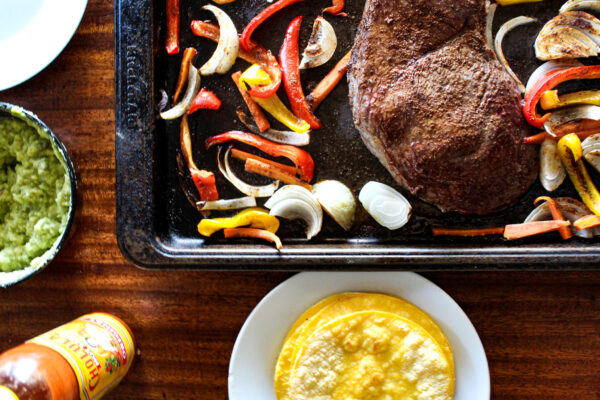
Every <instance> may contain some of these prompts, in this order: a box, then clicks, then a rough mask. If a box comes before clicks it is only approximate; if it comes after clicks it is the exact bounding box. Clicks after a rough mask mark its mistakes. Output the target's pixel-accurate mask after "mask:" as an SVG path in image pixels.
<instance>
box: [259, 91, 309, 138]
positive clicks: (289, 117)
mask: <svg viewBox="0 0 600 400" xmlns="http://www.w3.org/2000/svg"><path fill="white" fill-rule="evenodd" d="M251 97H252V100H254V101H255V102H257V103H258V105H259V106H261V107H262V108H263V110H265V111H266V112H268V113H269V114H271V115H272V116H273V118H275V119H276V120H277V121H279V122H281V123H282V124H284V125H285V126H287V127H288V128H290V129H291V130H293V131H294V132H298V133H304V132H308V131H309V130H310V124H309V123H308V122H306V121H305V120H303V119H300V118H298V117H296V116H295V115H294V114H293V113H292V112H291V111H290V110H289V109H288V108H287V107H286V106H285V104H283V102H282V101H281V100H280V99H279V97H278V96H277V95H276V94H274V95H273V96H271V97H267V98H266V99H261V98H260V97H254V96H251Z"/></svg>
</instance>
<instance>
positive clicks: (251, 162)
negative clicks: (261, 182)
mask: <svg viewBox="0 0 600 400" xmlns="http://www.w3.org/2000/svg"><path fill="white" fill-rule="evenodd" d="M244 168H245V170H246V172H250V173H253V174H258V175H262V176H266V177H267V178H271V179H275V180H278V181H281V182H283V183H287V184H288V185H298V186H302V187H304V188H306V189H308V190H309V191H312V186H311V185H309V184H308V183H306V182H304V181H303V180H300V179H298V178H296V177H295V176H294V175H292V174H290V173H288V172H286V171H284V170H282V169H279V168H277V167H276V166H274V165H273V164H271V163H265V162H262V161H260V160H257V159H255V158H248V159H247V160H246V164H245V166H244Z"/></svg>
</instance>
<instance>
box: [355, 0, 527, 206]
mask: <svg viewBox="0 0 600 400" xmlns="http://www.w3.org/2000/svg"><path fill="white" fill-rule="evenodd" d="M485 8H486V5H485V1H484V0H429V1H424V0H367V3H366V5H365V11H364V14H363V19H362V21H361V23H360V26H359V29H358V33H357V36H356V39H355V43H354V47H353V49H352V57H351V61H350V66H349V69H348V82H349V88H350V104H351V106H352V112H353V115H354V123H355V124H356V126H357V127H358V129H359V131H360V133H361V136H362V139H363V141H364V142H365V144H366V145H367V147H368V148H369V149H370V150H371V152H372V153H373V154H374V155H376V156H377V157H378V158H379V160H380V161H381V163H382V164H383V165H384V166H386V168H387V169H388V170H389V171H390V173H391V174H392V175H393V176H394V178H395V179H396V181H397V182H398V183H399V184H400V185H402V186H403V187H405V188H406V189H408V190H410V191H411V192H412V193H413V194H415V195H417V196H419V197H421V198H422V199H424V200H426V201H428V202H430V203H433V204H435V205H436V206H438V207H439V208H440V209H441V210H442V211H458V212H461V213H466V214H487V213H490V212H494V211H498V210H501V209H503V208H506V207H508V206H510V205H512V204H514V203H515V202H516V201H517V200H518V199H519V197H520V196H521V195H522V194H523V193H524V192H525V191H526V190H527V189H528V188H529V187H530V186H531V184H532V183H533V182H534V181H535V179H536V175H537V152H536V149H535V147H533V146H529V145H525V144H524V143H523V141H522V138H523V137H524V136H526V135H527V134H529V133H530V129H529V127H528V126H527V124H526V122H525V120H524V118H523V116H522V114H521V107H520V101H521V96H520V94H519V91H518V88H517V86H516V84H515V83H514V82H513V81H512V80H511V78H510V77H509V76H508V74H507V73H506V72H505V71H504V70H503V68H502V66H501V65H500V63H499V62H498V61H497V60H496V59H495V57H494V55H493V54H492V52H491V51H490V50H489V49H488V48H487V46H486V43H485V33H484V32H485V17H486V9H485Z"/></svg>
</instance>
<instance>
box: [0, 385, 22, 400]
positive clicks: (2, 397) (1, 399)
mask: <svg viewBox="0 0 600 400" xmlns="http://www.w3.org/2000/svg"><path fill="white" fill-rule="evenodd" d="M0 400H19V397H18V396H17V395H16V394H15V392H13V391H12V390H10V389H9V388H7V387H6V386H2V385H0Z"/></svg>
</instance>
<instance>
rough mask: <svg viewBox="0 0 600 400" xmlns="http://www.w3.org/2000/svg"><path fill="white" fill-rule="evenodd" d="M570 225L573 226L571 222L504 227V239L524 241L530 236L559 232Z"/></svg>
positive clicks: (549, 222) (547, 222)
mask: <svg viewBox="0 0 600 400" xmlns="http://www.w3.org/2000/svg"><path fill="white" fill-rule="evenodd" d="M569 225H571V223H570V222H569V221H537V222H524V223H522V224H512V225H506V226H505V227H504V237H505V238H506V239H508V240H515V239H522V238H525V237H529V236H535V235H541V234H543V233H549V232H554V231H558V230H559V229H561V228H564V227H568V226H569Z"/></svg>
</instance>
